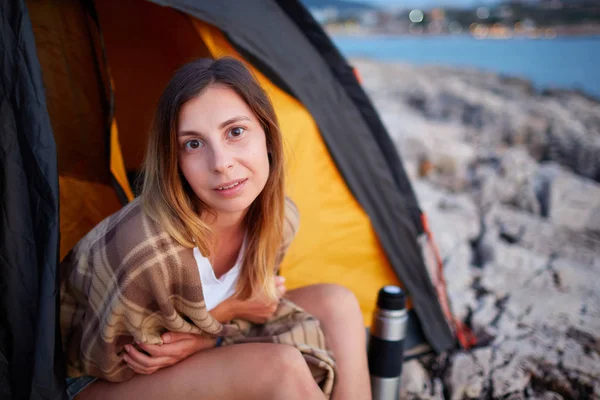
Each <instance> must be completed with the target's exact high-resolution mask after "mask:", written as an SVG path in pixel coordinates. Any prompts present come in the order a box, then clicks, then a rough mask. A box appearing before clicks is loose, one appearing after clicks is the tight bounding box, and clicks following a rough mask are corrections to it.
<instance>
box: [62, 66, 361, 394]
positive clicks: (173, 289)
mask: <svg viewBox="0 0 600 400" xmlns="http://www.w3.org/2000/svg"><path fill="white" fill-rule="evenodd" d="M283 168H284V167H283V150H282V137H281V133H280V131H279V128H278V125H277V120H276V116H275V113H274V110H273V108H272V105H271V103H270V101H269V99H268V97H267V95H266V94H265V92H264V91H263V90H262V88H260V86H259V85H258V84H257V83H256V81H255V80H254V78H253V77H252V75H251V74H250V72H249V71H248V70H247V69H246V68H245V67H244V66H243V64H242V63H240V62H238V61H236V60H234V59H231V58H223V59H219V60H214V61H213V60H208V59H200V60H197V61H194V62H192V63H189V64H187V65H185V66H184V67H182V68H181V69H180V70H179V71H177V72H176V74H175V75H174V77H173V78H172V79H171V81H170V82H169V84H168V85H167V88H166V89H165V91H164V93H163V95H162V96H161V98H160V100H159V104H158V108H157V112H156V116H155V120H154V123H153V128H152V130H151V134H150V138H149V143H148V149H147V154H146V160H145V164H144V183H143V189H142V194H141V196H140V197H139V199H136V200H134V201H133V202H132V203H130V204H129V205H128V206H126V207H125V208H124V209H123V210H121V211H119V212H118V213H116V214H114V215H113V216H111V217H109V218H107V220H105V221H103V222H102V223H100V224H99V225H98V226H97V227H96V228H94V230H93V231H92V232H90V233H89V234H88V235H86V237H85V238H83V239H82V240H81V241H80V243H78V245H77V246H76V248H75V249H74V250H73V252H72V253H71V255H70V256H69V257H67V259H66V260H65V261H64V262H63V265H62V267H63V268H64V270H63V274H64V275H63V276H64V277H65V278H64V281H63V285H62V287H61V329H62V333H63V341H64V346H65V349H66V353H67V358H68V360H69V365H68V373H69V376H71V378H69V379H68V392H69V395H70V397H71V398H74V397H75V396H77V398H78V399H82V400H87V399H96V398H99V399H100V398H101V399H130V398H144V399H146V400H149V399H154V398H156V399H178V398H182V399H183V398H185V399H214V398H222V399H323V398H325V396H324V394H323V392H322V391H321V389H320V388H319V386H318V385H317V383H316V381H315V379H314V378H313V375H314V373H313V374H311V371H312V369H309V366H308V364H307V361H306V360H307V357H306V356H305V357H303V356H302V355H301V353H300V352H299V351H298V350H297V349H296V348H295V347H293V346H287V345H282V344H275V343H243V344H235V345H231V346H218V345H217V339H215V336H221V337H225V340H228V338H229V336H228V335H229V333H228V332H229V331H230V329H231V327H232V326H231V325H230V324H228V321H231V320H233V319H241V320H246V321H251V322H254V323H258V324H262V323H264V322H266V321H267V320H269V319H270V318H271V317H273V315H274V314H275V313H276V312H277V313H280V312H281V309H282V304H284V303H285V304H291V303H288V300H289V301H291V302H292V303H295V304H296V305H298V306H300V307H301V308H303V309H304V310H306V311H307V312H308V313H310V314H312V315H313V316H314V317H316V319H318V320H319V321H320V327H321V329H322V332H323V333H324V335H325V338H326V339H325V340H326V343H327V347H328V349H329V350H330V351H331V353H333V355H334V357H335V369H336V377H335V385H334V386H333V393H332V398H334V399H368V398H370V388H369V379H368V370H367V360H366V352H365V348H364V346H365V331H364V328H363V324H362V317H361V313H360V309H359V306H358V303H357V301H356V299H355V298H354V296H353V295H352V293H351V292H349V291H348V290H346V289H344V288H342V287H340V286H336V285H325V284H323V285H314V286H309V287H304V288H299V289H296V290H291V291H289V292H287V293H286V289H285V283H284V279H283V278H281V277H278V276H276V274H275V271H276V269H277V267H278V263H279V262H280V261H281V258H282V257H283V254H284V253H285V250H286V248H287V246H288V245H289V242H290V240H291V238H292V237H293V234H294V231H295V227H294V224H293V220H294V216H295V215H294V214H295V207H294V206H293V204H292V203H291V202H289V201H286V199H285V196H284V171H283ZM187 267H190V268H187ZM200 282H201V283H200ZM200 285H201V286H200ZM282 296H284V297H285V300H282V299H281V298H282ZM282 302H283V303H282ZM199 305H200V306H199ZM278 305H279V307H278ZM291 307H292V308H293V307H294V306H293V305H291ZM148 310H151V312H150V311H148ZM296 311H298V310H296ZM300 312H302V311H301V310H300ZM311 318H312V317H308V319H306V321H309V320H310V319H311ZM309 322H310V321H309ZM157 327H160V328H162V331H158V328H157ZM165 330H167V332H164V331H165ZM132 336H133V338H134V339H135V342H136V343H133V341H132ZM219 339H220V338H219ZM317 352H318V351H317ZM321 355H323V353H321ZM311 368H312V367H311ZM86 371H87V372H86ZM90 371H91V372H90ZM111 374H112V375H111ZM91 375H93V376H100V377H114V379H97V378H94V377H92V376H91ZM109 380H110V381H112V382H110V381H109Z"/></svg>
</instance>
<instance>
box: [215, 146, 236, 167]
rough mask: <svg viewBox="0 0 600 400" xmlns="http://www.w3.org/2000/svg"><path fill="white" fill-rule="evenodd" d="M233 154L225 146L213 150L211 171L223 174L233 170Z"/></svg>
mask: <svg viewBox="0 0 600 400" xmlns="http://www.w3.org/2000/svg"><path fill="white" fill-rule="evenodd" d="M233 160H234V157H233V152H232V151H231V150H230V149H227V147H226V146H219V147H215V148H213V152H212V166H211V167H212V170H213V171H214V172H215V173H219V174H222V173H225V172H227V171H228V170H230V169H231V168H233Z"/></svg>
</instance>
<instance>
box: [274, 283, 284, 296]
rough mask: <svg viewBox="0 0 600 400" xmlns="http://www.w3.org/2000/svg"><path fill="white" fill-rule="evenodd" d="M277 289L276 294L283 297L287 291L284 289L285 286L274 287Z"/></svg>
mask: <svg viewBox="0 0 600 400" xmlns="http://www.w3.org/2000/svg"><path fill="white" fill-rule="evenodd" d="M276 289H277V293H279V296H283V295H284V294H285V292H286V291H287V288H286V287H285V285H278V286H277V287H276Z"/></svg>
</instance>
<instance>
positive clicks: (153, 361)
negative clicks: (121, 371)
mask: <svg viewBox="0 0 600 400" xmlns="http://www.w3.org/2000/svg"><path fill="white" fill-rule="evenodd" d="M125 351H126V352H127V355H128V356H129V358H130V359H131V360H133V361H134V362H135V363H137V364H139V365H141V366H142V367H145V368H152V367H160V366H162V361H164V360H161V359H160V358H157V357H150V356H147V355H146V354H144V353H142V352H141V351H139V350H137V349H136V348H135V347H134V346H132V345H130V344H128V345H125Z"/></svg>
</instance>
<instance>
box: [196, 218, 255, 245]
mask: <svg viewBox="0 0 600 400" xmlns="http://www.w3.org/2000/svg"><path fill="white" fill-rule="evenodd" d="M245 216H246V213H245V212H243V213H239V214H219V215H217V216H216V217H215V216H212V215H208V216H207V218H206V220H205V222H206V223H207V224H208V225H209V226H210V228H211V230H212V231H213V234H214V237H215V239H216V240H217V242H221V241H223V240H230V239H231V238H232V237H235V236H237V235H240V234H241V233H242V232H243V231H244V217H245Z"/></svg>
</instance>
